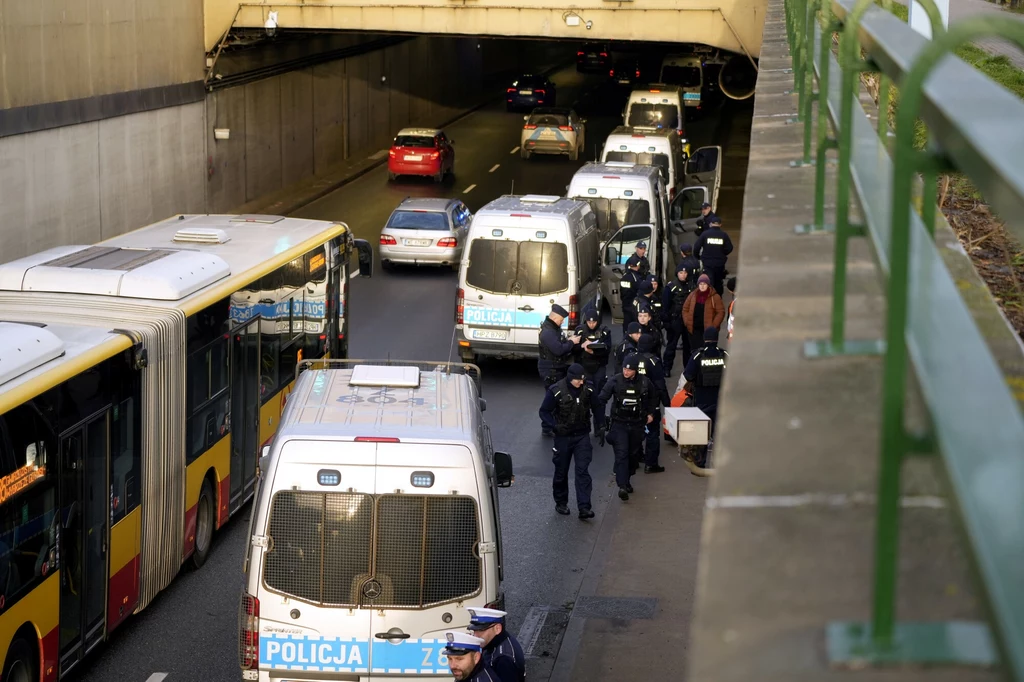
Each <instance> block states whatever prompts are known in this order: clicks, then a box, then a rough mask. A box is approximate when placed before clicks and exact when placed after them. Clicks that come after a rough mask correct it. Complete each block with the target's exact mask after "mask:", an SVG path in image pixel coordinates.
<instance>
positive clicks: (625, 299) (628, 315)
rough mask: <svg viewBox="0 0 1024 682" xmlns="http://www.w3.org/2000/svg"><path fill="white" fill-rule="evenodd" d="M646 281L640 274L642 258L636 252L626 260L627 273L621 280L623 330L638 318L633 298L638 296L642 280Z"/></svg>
mask: <svg viewBox="0 0 1024 682" xmlns="http://www.w3.org/2000/svg"><path fill="white" fill-rule="evenodd" d="M642 281H644V278H643V276H642V275H641V274H640V259H639V258H637V256H636V254H633V255H632V256H630V257H629V260H627V261H626V273H625V274H624V275H622V279H620V280H619V300H620V301H622V331H623V333H625V331H626V327H628V326H629V323H630V322H632V321H633V320H635V319H636V311H635V309H634V308H633V299H634V298H636V297H637V294H638V293H639V288H640V282H642Z"/></svg>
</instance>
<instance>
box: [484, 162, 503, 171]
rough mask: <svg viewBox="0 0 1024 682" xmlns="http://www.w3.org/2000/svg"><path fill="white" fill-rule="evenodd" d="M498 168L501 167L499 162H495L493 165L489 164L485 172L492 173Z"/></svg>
mask: <svg viewBox="0 0 1024 682" xmlns="http://www.w3.org/2000/svg"><path fill="white" fill-rule="evenodd" d="M499 168H501V164H500V163H496V164H494V165H493V166H491V170H489V171H487V172H488V173H493V172H494V171H496V170H498V169H499Z"/></svg>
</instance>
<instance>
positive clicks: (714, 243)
mask: <svg viewBox="0 0 1024 682" xmlns="http://www.w3.org/2000/svg"><path fill="white" fill-rule="evenodd" d="M693 253H694V255H695V256H697V258H699V259H700V262H701V263H703V264H704V271H705V272H706V273H707V275H708V277H710V278H711V286H713V287H714V288H715V291H717V292H718V295H719V296H721V295H722V279H723V278H724V277H725V262H726V261H727V260H728V259H729V254H730V253H732V240H731V239H729V235H727V234H726V233H725V232H724V231H722V221H721V220H720V219H719V218H718V216H715V218H714V219H713V220H712V222H711V227H710V228H708V229H706V230H704V233H703V234H702V235H701V236H699V237H697V241H696V242H694V244H693Z"/></svg>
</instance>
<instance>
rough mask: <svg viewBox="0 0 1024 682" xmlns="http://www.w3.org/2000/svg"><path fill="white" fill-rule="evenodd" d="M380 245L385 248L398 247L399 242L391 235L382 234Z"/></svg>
mask: <svg viewBox="0 0 1024 682" xmlns="http://www.w3.org/2000/svg"><path fill="white" fill-rule="evenodd" d="M380 243H381V244H383V245H384V246H398V242H397V241H395V238H394V237H392V236H391V235H390V234H382V235H381V236H380Z"/></svg>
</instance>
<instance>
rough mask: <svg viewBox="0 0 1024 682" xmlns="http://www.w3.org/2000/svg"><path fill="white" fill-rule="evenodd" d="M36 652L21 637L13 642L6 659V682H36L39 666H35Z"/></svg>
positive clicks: (4, 673)
mask: <svg viewBox="0 0 1024 682" xmlns="http://www.w3.org/2000/svg"><path fill="white" fill-rule="evenodd" d="M35 659H36V656H35V650H34V649H33V647H32V645H30V644H29V643H28V642H26V641H25V640H24V639H22V638H21V637H17V638H16V639H15V640H14V641H13V642H11V648H10V649H8V650H7V658H5V659H4V672H3V677H0V679H2V680H3V681H4V682H36V679H37V678H36V672H37V671H38V670H39V666H38V665H36V664H35Z"/></svg>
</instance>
